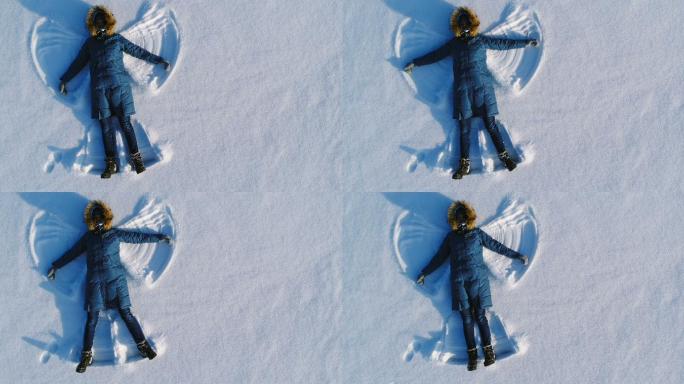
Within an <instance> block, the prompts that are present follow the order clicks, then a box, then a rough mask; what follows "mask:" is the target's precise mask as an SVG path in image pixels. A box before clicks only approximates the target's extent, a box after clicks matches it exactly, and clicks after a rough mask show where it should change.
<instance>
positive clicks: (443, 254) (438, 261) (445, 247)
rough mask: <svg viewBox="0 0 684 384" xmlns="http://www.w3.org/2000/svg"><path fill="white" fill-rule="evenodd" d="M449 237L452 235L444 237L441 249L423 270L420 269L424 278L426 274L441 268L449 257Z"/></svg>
mask: <svg viewBox="0 0 684 384" xmlns="http://www.w3.org/2000/svg"><path fill="white" fill-rule="evenodd" d="M449 237H450V235H447V236H446V237H445V238H444V241H443V242H442V245H441V246H440V247H439V250H438V251H437V253H436V254H435V255H434V256H433V257H432V260H430V262H429V263H428V265H426V266H425V268H423V270H422V271H420V276H421V277H423V278H424V277H425V276H427V275H429V274H431V273H432V272H434V271H436V270H437V268H439V267H440V266H441V265H442V264H444V262H445V261H446V259H447V258H448V257H449V253H450V251H451V249H450V247H449Z"/></svg>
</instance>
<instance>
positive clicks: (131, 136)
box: [118, 116, 138, 154]
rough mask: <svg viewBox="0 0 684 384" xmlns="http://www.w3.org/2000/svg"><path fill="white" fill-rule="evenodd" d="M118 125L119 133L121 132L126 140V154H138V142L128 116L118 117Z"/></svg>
mask: <svg viewBox="0 0 684 384" xmlns="http://www.w3.org/2000/svg"><path fill="white" fill-rule="evenodd" d="M118 119H119V124H120V125H121V131H122V132H123V135H124V138H126V144H127V145H128V152H129V153H131V154H133V153H138V140H136V138H135V131H134V130H133V124H131V117H130V116H118Z"/></svg>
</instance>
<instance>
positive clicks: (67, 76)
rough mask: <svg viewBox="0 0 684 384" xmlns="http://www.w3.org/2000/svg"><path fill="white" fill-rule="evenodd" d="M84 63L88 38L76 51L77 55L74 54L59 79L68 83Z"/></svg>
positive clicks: (86, 56) (85, 62)
mask: <svg viewBox="0 0 684 384" xmlns="http://www.w3.org/2000/svg"><path fill="white" fill-rule="evenodd" d="M86 64H88V40H86V41H85V43H83V45H82V46H81V50H79V51H78V56H76V58H75V59H74V61H73V62H72V63H71V65H69V68H68V69H67V70H66V72H64V74H63V75H62V77H60V78H59V79H60V80H61V81H63V82H65V83H68V82H69V81H70V80H71V79H73V78H74V77H75V76H76V75H78V73H79V72H81V70H82V69H83V67H85V65H86Z"/></svg>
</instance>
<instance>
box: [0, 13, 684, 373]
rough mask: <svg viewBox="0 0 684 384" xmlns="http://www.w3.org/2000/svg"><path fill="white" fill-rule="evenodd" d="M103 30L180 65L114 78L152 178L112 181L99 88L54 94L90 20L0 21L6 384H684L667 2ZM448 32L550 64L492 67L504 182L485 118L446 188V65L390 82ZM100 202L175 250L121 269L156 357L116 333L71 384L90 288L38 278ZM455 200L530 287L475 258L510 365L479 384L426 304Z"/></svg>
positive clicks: (106, 325) (161, 20)
mask: <svg viewBox="0 0 684 384" xmlns="http://www.w3.org/2000/svg"><path fill="white" fill-rule="evenodd" d="M105 3H106V5H108V6H110V7H111V8H112V10H113V11H114V13H115V14H116V16H117V18H118V20H119V25H120V28H121V30H122V31H126V36H128V37H129V38H131V39H132V40H134V41H136V42H138V43H139V44H142V45H144V46H145V47H146V48H148V49H150V50H153V51H154V52H158V53H161V54H162V55H163V56H165V57H166V58H167V59H168V60H169V61H170V62H171V63H172V68H171V71H170V72H164V71H163V70H161V68H160V67H151V66H149V65H147V64H144V63H142V62H139V61H136V60H127V66H128V68H129V70H130V71H131V73H132V76H133V78H134V79H135V80H136V81H135V86H134V98H135V102H136V110H137V114H136V115H135V116H134V125H135V127H136V133H137V134H138V140H139V143H140V147H141V150H142V151H143V153H144V155H145V156H146V157H147V163H148V164H149V165H150V167H149V169H148V170H147V171H146V172H145V173H144V174H142V175H136V174H135V173H134V172H132V171H131V170H130V169H127V170H126V171H125V172H122V173H121V174H118V175H116V176H114V177H113V178H112V179H111V180H108V181H103V180H100V178H99V177H98V176H97V173H98V172H99V170H100V169H101V167H102V156H103V153H102V152H103V151H102V148H101V138H100V133H99V127H98V125H97V122H96V121H93V120H92V119H90V109H89V102H88V98H87V93H88V91H87V81H88V75H87V73H86V72H87V71H84V73H83V74H81V75H80V76H78V77H77V78H75V79H74V80H73V81H72V82H70V83H69V89H70V91H71V92H70V94H69V96H67V97H64V96H62V95H59V93H58V92H57V90H56V87H57V83H56V79H57V77H58V76H59V75H60V74H61V72H62V71H63V70H64V69H65V68H66V66H67V65H68V63H69V62H70V61H71V60H72V59H73V58H74V57H75V55H76V52H77V50H78V47H79V45H80V42H81V41H82V39H83V37H85V35H86V31H85V28H84V26H83V17H84V15H85V12H86V10H87V9H88V7H89V6H90V5H91V4H94V3H93V2H88V3H85V2H83V1H81V0H60V1H58V2H57V1H53V2H46V1H42V0H18V1H12V2H10V1H6V2H2V4H1V5H0V33H1V34H2V36H3V44H0V64H1V65H2V68H3V71H2V73H3V76H0V126H1V127H2V140H1V141H0V142H1V143H2V145H1V148H0V164H2V165H0V191H2V192H3V193H0V213H1V216H2V220H0V234H2V235H1V236H0V254H2V255H4V256H5V258H4V260H5V262H4V263H3V267H2V268H0V292H2V293H0V303H1V304H2V309H1V310H0V340H2V341H3V344H2V352H0V382H3V383H4V382H8V383H67V382H74V380H76V381H84V380H86V381H88V382H103V383H110V382H115V383H120V382H126V383H143V382H145V383H157V382H178V383H186V382H192V383H195V382H197V383H213V382H226V383H451V382H463V381H468V382H481V383H484V382H486V383H510V382H523V383H525V382H551V383H565V382H567V383H578V382H599V383H602V382H609V383H644V382H658V383H681V382H682V380H683V378H684V369H682V365H681V363H680V361H682V360H683V359H684V331H683V328H682V324H684V301H683V296H682V291H683V290H684V280H683V279H682V276H684V259H682V252H681V250H682V249H684V238H683V237H682V233H683V230H684V226H683V225H682V217H683V216H684V203H683V201H684V200H683V196H684V182H683V181H682V178H681V174H682V172H681V169H682V167H684V157H683V156H682V154H683V153H684V152H683V151H682V149H681V147H682V144H683V143H684V133H683V130H682V123H681V122H682V121H683V120H684V92H683V91H682V86H681V84H682V81H683V80H684V66H682V63H683V62H684V53H683V52H684V41H682V39H681V38H679V36H680V35H681V26H680V24H681V23H680V21H681V20H684V4H683V3H682V2H680V1H673V0H662V1H657V2H648V3H647V2H622V1H616V0H602V1H588V0H579V1H574V2H566V1H558V0H554V1H540V0H531V1H526V2H524V3H523V2H514V3H509V2H508V1H506V0H492V1H488V2H473V1H467V2H465V3H456V2H453V1H451V0H450V1H449V2H447V1H444V0H383V1H364V0H350V1H343V2H320V1H313V0H300V1H296V2H284V1H275V0H262V1H249V0H231V1H193V2H190V1H181V0H167V1H164V2H157V1H145V0H108V1H106V2H105ZM456 5H468V6H471V7H473V8H474V9H475V10H476V11H477V13H478V14H479V16H480V20H481V22H482V25H481V28H482V30H484V31H489V32H492V33H496V34H504V35H509V36H522V35H526V36H537V37H538V38H540V41H541V43H542V44H541V46H540V48H536V49H535V48H525V49H524V50H517V51H511V52H506V53H498V55H497V54H492V55H491V56H490V67H491V68H492V69H493V70H494V72H495V76H497V79H498V81H499V87H497V99H498V102H499V109H500V112H501V113H500V115H499V116H498V119H499V120H500V122H501V123H502V125H503V126H504V127H505V140H506V141H507V142H508V144H509V145H510V146H512V148H514V149H515V151H516V152H517V155H518V156H519V157H520V160H521V161H522V163H521V165H520V166H519V167H518V169H516V170H515V171H514V172H512V173H509V172H507V171H506V170H505V169H502V168H501V167H500V165H499V163H498V159H497V158H496V157H495V154H494V149H493V146H492V144H491V140H489V137H488V135H487V134H486V133H485V132H484V130H483V129H482V124H481V122H480V121H479V120H478V119H475V120H474V121H473V122H472V124H473V128H474V129H473V140H477V141H478V143H477V144H476V143H475V142H474V141H473V144H472V151H473V160H474V161H473V164H474V165H473V166H474V173H473V175H470V176H467V177H466V178H464V179H463V180H461V181H458V182H455V181H453V180H452V179H451V177H450V176H449V172H448V170H449V169H450V168H451V166H452V164H453V163H452V161H453V160H454V158H455V157H457V152H456V151H457V150H458V143H457V140H455V138H456V137H457V136H456V135H455V130H454V127H455V125H454V121H453V119H452V118H451V111H450V109H449V107H450V106H449V81H450V79H449V78H445V77H444V76H447V77H448V76H450V73H449V63H448V62H447V61H445V62H442V63H439V64H435V65H432V66H429V67H421V68H420V69H417V70H415V71H414V76H413V78H407V77H406V76H405V75H403V74H402V72H401V68H402V67H403V66H404V65H405V64H406V62H407V61H408V60H409V59H410V58H412V57H415V56H416V55H419V54H422V53H424V52H427V51H429V50H430V49H433V48H435V47H437V46H439V45H440V44H441V43H442V42H443V41H444V40H445V39H447V38H448V37H449V30H448V17H449V13H450V11H451V9H453V7H454V6H456ZM407 80H410V81H411V82H413V83H411V82H407ZM412 86H413V88H412ZM118 139H119V146H120V151H121V154H122V155H123V154H124V153H125V148H124V146H123V141H122V140H121V139H122V138H121V137H118ZM62 191H64V192H65V193H62ZM72 191H73V192H72ZM34 192H35V193H34ZM89 199H104V200H106V201H107V202H108V203H109V204H110V205H111V206H112V208H113V210H114V213H115V224H116V225H120V226H124V227H126V228H137V229H140V230H145V231H162V232H164V233H167V234H169V235H170V236H171V237H172V238H173V239H174V242H173V243H172V244H171V245H170V246H169V245H165V244H154V245H142V246H124V247H122V256H123V258H124V261H125V263H126V267H127V269H128V272H129V277H130V278H129V282H130V283H129V286H130V291H131V300H132V302H133V313H134V314H136V316H138V318H139V319H140V320H141V322H142V326H143V328H144V330H145V332H146V333H147V335H148V337H149V338H150V340H151V341H152V343H153V344H154V345H155V347H156V348H157V349H158V352H159V357H157V358H156V359H155V360H152V361H142V360H140V359H139V358H137V352H136V350H135V346H134V344H133V342H132V340H131V337H130V335H129V334H128V331H127V330H126V329H125V326H124V324H123V323H122V322H121V320H120V319H119V316H118V314H116V313H115V312H107V313H104V314H102V316H101V318H100V323H99V324H98V332H97V335H96V340H95V355H96V357H97V359H96V360H97V364H96V365H95V366H93V367H91V368H89V369H88V371H87V372H86V374H85V375H82V376H79V375H77V374H76V373H75V372H74V369H75V365H76V363H75V359H76V357H77V355H78V353H79V350H80V345H81V337H82V327H83V323H84V321H85V312H84V311H83V310H82V307H83V300H84V298H83V291H82V289H83V287H82V283H83V278H84V276H83V273H84V268H85V264H84V261H83V260H82V258H81V259H80V260H77V261H74V262H73V263H72V264H70V265H68V266H67V267H65V268H63V269H60V270H59V271H58V273H57V279H56V280H55V281H49V280H47V278H46V277H45V274H46V272H47V269H48V266H49V264H50V263H51V262H52V261H53V260H54V259H56V258H57V257H59V255H61V254H62V253H63V252H64V251H65V250H66V249H68V248H69V247H70V246H71V245H72V244H73V243H74V242H75V241H76V239H78V237H79V236H80V234H82V233H83V232H84V231H85V225H84V224H83V222H82V217H81V216H82V209H83V207H84V206H85V204H86V202H87V201H88V200H89ZM456 199H465V200H467V201H470V202H471V203H472V204H473V205H474V206H475V208H476V209H477V211H478V215H479V219H478V223H479V224H480V225H481V227H482V228H483V229H484V230H485V231H486V232H487V233H489V234H490V235H492V236H493V237H495V238H497V239H499V240H501V241H503V242H504V243H505V244H507V245H509V246H510V247H512V248H515V249H518V250H520V251H522V252H523V253H525V254H527V255H529V256H530V261H531V263H530V265H529V266H527V267H522V266H520V265H518V264H514V263H511V262H510V260H508V259H506V258H505V257H503V256H499V255H496V254H493V253H486V259H487V263H488V265H489V267H490V271H491V276H490V280H491V285H492V295H493V302H494V306H493V308H492V313H491V314H490V323H491V326H492V331H493V336H494V339H495V342H496V344H497V350H498V351H499V352H500V357H501V358H500V360H499V361H497V363H496V364H495V365H493V366H491V367H487V368H486V369H485V368H484V367H483V366H482V365H481V364H480V366H479V367H478V370H477V371H475V372H467V371H466V369H465V366H464V363H463V361H464V360H463V359H464V352H463V349H464V342H463V338H462V335H461V333H460V332H461V324H460V319H459V317H458V315H456V316H453V315H452V313H451V311H450V308H449V304H450V297H449V292H448V289H447V280H448V268H446V267H445V268H442V269H440V270H438V271H437V272H435V274H434V275H431V276H430V277H429V278H428V279H427V280H426V284H425V286H423V287H420V286H417V285H416V284H415V283H414V282H413V281H414V279H415V278H416V275H417V273H418V271H419V270H420V268H422V266H423V265H424V264H425V263H426V262H427V260H428V259H429V258H430V257H431V256H432V254H433V252H434V251H435V249H436V247H437V246H438V245H439V243H440V241H441V238H442V237H443V236H444V234H445V233H446V231H447V230H448V227H447V225H446V222H445V221H446V207H447V206H448V204H449V203H450V202H451V201H453V200H456Z"/></svg>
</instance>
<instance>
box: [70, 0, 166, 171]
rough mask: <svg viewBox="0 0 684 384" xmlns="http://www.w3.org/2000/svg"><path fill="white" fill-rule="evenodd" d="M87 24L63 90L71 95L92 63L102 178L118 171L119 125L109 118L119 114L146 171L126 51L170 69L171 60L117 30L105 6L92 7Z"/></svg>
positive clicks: (136, 157) (137, 159) (135, 155)
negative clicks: (86, 34) (85, 36)
mask: <svg viewBox="0 0 684 384" xmlns="http://www.w3.org/2000/svg"><path fill="white" fill-rule="evenodd" d="M86 26H87V27H88V31H89V32H90V37H89V38H88V39H87V40H86V41H85V43H83V46H82V47H81V50H80V51H79V52H78V56H76V59H75V60H74V61H73V62H72V63H71V65H70V66H69V68H68V69H67V71H66V72H65V73H64V74H63V75H62V77H61V78H60V80H61V82H60V84H59V90H60V92H61V93H63V94H65V95H66V94H67V87H66V86H67V83H68V82H69V80H71V79H73V78H74V76H76V75H77V74H78V73H79V72H80V71H81V69H83V67H85V65H86V64H88V63H90V82H91V84H90V88H91V92H92V118H93V119H98V120H99V121H100V127H101V128H102V140H103V141H104V147H105V155H106V157H107V158H106V160H105V161H106V164H105V170H104V172H103V173H102V175H101V176H102V178H103V179H107V178H109V177H111V175H112V174H113V173H116V172H118V162H117V159H116V133H115V127H113V126H112V124H111V121H109V120H110V119H109V118H110V117H111V116H116V117H117V119H118V120H119V124H120V125H121V130H122V131H123V134H124V137H125V138H126V142H127V144H128V151H129V152H130V154H131V160H132V162H133V166H134V167H135V171H136V172H137V173H141V172H143V171H144V170H145V166H144V164H143V161H142V156H141V155H140V152H139V151H138V142H137V140H136V139H135V132H134V131H133V125H132V124H131V118H130V116H131V115H132V114H134V113H135V107H134V105H133V92H132V90H131V86H130V85H129V83H128V74H127V73H126V69H125V68H124V63H123V53H124V52H125V53H128V54H129V55H131V56H133V57H137V58H138V59H142V60H145V61H148V62H150V63H153V64H161V65H163V66H164V68H165V69H167V70H168V68H169V63H168V62H167V61H166V60H164V59H163V58H161V57H159V56H157V55H155V54H152V53H150V52H148V51H146V50H145V49H144V48H141V47H139V46H137V45H135V44H133V43H131V42H130V41H128V40H127V39H126V38H125V37H123V36H121V35H119V34H118V33H114V28H115V27H116V19H115V18H114V15H113V14H112V13H111V12H110V11H109V10H108V9H107V8H105V7H103V6H95V7H92V8H91V9H90V10H89V11H88V15H87V16H86Z"/></svg>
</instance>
